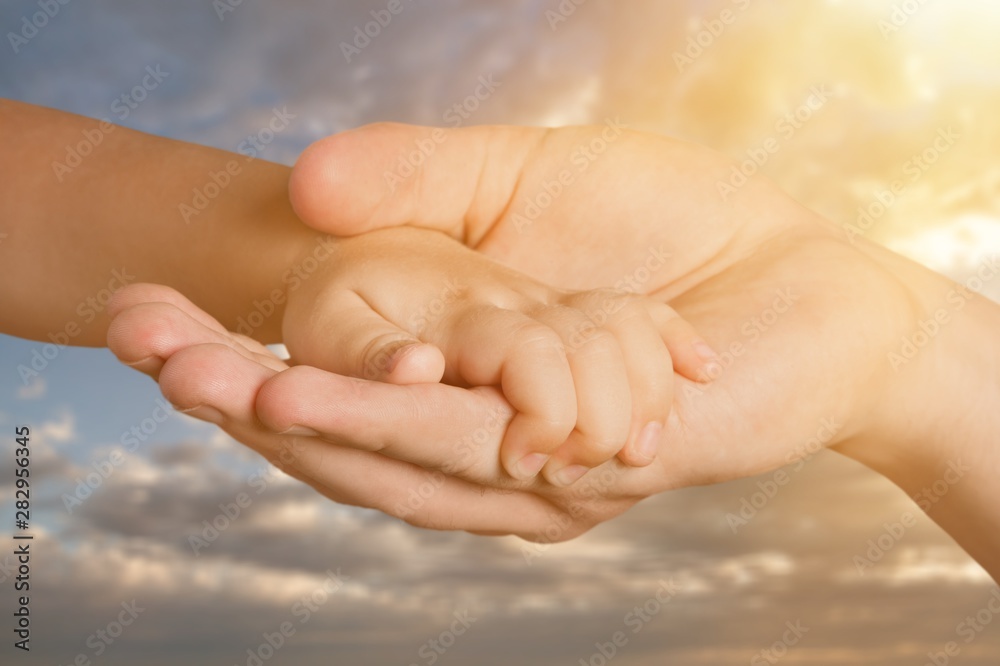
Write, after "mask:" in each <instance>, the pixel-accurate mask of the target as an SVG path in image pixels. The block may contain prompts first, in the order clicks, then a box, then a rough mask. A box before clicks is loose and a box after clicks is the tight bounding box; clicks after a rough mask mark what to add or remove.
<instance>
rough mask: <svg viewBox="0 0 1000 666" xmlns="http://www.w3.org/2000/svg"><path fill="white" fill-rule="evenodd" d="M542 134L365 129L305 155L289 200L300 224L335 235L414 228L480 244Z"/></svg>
mask: <svg viewBox="0 0 1000 666" xmlns="http://www.w3.org/2000/svg"><path fill="white" fill-rule="evenodd" d="M544 131H545V130H542V129H538V128H517V127H485V126H484V127H469V128H461V129H444V128H440V127H438V128H433V127H420V126H416V125H403V124H399V123H377V124H374V125H366V126H364V127H360V128H358V129H355V130H350V131H347V132H342V133H340V134H335V135H333V136H330V137H327V138H325V139H321V140H319V141H317V142H316V143H314V144H312V145H311V146H309V147H308V148H306V150H305V152H303V153H302V155H301V156H300V157H299V159H298V161H297V162H296V164H295V167H294V169H293V170H292V175H291V179H290V181H289V184H288V189H289V197H290V198H291V202H292V207H293V208H294V209H295V212H296V214H298V216H299V217H300V218H301V219H302V221H303V222H305V223H306V224H307V225H309V226H311V227H313V228H314V229H316V230H318V231H323V232H325V233H329V234H333V235H335V236H353V235H356V234H360V233H364V232H366V231H371V230H374V229H381V228H385V227H393V226H399V225H412V226H416V227H423V228H427V229H434V230H437V231H443V232H445V233H446V234H448V235H450V236H452V237H453V238H457V239H459V240H462V241H463V242H465V243H467V244H472V245H474V244H475V243H476V242H477V241H478V240H479V239H481V238H482V237H483V236H484V235H485V234H486V232H487V231H489V228H490V226H491V225H492V224H493V222H494V221H495V220H496V219H497V218H498V217H499V216H500V215H502V213H503V211H504V210H505V209H506V207H507V205H508V203H509V202H510V199H511V197H512V196H513V194H514V191H515V190H516V188H517V183H518V179H519V176H520V174H521V171H522V168H523V166H524V164H525V161H526V160H527V159H528V158H529V156H530V155H531V152H532V149H533V148H534V147H536V146H537V145H538V142H539V141H540V139H541V137H542V136H544ZM484 175H487V176H488V177H483V176H484Z"/></svg>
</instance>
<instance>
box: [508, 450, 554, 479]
mask: <svg viewBox="0 0 1000 666" xmlns="http://www.w3.org/2000/svg"><path fill="white" fill-rule="evenodd" d="M548 461H549V456H548V455H546V454H544V453H529V454H528V455H526V456H524V457H523V458H521V459H520V460H518V461H517V465H516V467H517V475H518V478H520V479H522V480H524V479H530V478H531V477H533V476H535V475H536V474H538V473H539V472H540V471H542V468H543V467H545V463H547V462H548Z"/></svg>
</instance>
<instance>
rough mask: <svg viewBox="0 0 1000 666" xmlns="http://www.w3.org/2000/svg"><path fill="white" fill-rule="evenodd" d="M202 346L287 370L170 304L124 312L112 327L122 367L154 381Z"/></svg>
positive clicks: (111, 340)
mask: <svg viewBox="0 0 1000 666" xmlns="http://www.w3.org/2000/svg"><path fill="white" fill-rule="evenodd" d="M202 342H214V343H217V344H222V345H225V346H228V347H231V348H232V349H234V350H235V351H236V352H238V353H240V354H242V355H244V356H246V357H247V358H251V359H253V360H256V361H258V362H260V363H262V364H264V365H265V366H269V367H271V368H273V369H274V370H281V369H283V368H285V367H287V366H286V365H285V364H284V363H282V362H281V361H279V360H278V359H277V358H276V357H275V356H274V355H273V354H271V353H269V352H267V351H266V349H265V350H263V351H252V350H250V349H247V348H246V347H245V346H244V345H243V344H242V343H241V342H240V341H239V340H237V339H236V338H235V337H234V336H232V335H230V334H228V333H225V332H222V333H220V332H219V331H218V330H216V328H215V327H214V326H205V325H204V324H202V323H201V322H199V321H196V320H195V319H193V318H192V317H191V316H189V315H188V314H187V313H186V312H183V311H181V310H180V309H178V308H177V307H176V306H174V305H171V304H169V303H139V304H138V305H134V306H131V307H129V308H128V309H125V310H122V311H120V312H119V313H118V314H117V316H115V318H114V319H113V320H112V321H111V324H110V325H109V327H108V347H109V348H110V349H111V351H112V353H114V354H115V356H117V357H118V359H119V360H120V361H122V363H125V364H126V365H129V366H131V367H133V368H135V369H137V370H139V371H140V372H144V373H146V374H148V375H150V376H151V377H153V378H154V379H155V378H157V377H158V375H159V373H160V372H161V369H162V367H163V364H164V362H165V361H166V360H167V359H169V358H170V356H171V355H173V354H174V353H175V352H177V351H179V350H181V349H184V348H186V347H189V346H191V345H193V344H199V343H202Z"/></svg>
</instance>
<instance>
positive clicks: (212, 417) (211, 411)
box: [174, 405, 226, 425]
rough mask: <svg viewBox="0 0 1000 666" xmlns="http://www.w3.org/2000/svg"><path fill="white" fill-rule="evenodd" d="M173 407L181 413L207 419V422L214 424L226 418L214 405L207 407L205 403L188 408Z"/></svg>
mask: <svg viewBox="0 0 1000 666" xmlns="http://www.w3.org/2000/svg"><path fill="white" fill-rule="evenodd" d="M174 409H176V410H177V411H178V412H180V413H181V414H187V415H188V416H193V417H194V418H196V419H200V420H202V421H208V422H209V423H214V424H215V425H219V424H221V423H222V422H223V421H225V420H226V417H225V416H223V415H222V412H220V411H219V410H217V409H216V408H215V407H209V406H207V405H198V406H197V407H191V408H189V409H180V408H178V407H174Z"/></svg>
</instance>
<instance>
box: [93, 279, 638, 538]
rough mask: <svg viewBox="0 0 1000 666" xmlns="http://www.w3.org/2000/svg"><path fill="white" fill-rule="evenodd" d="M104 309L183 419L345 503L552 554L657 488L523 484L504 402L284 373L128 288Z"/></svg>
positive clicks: (222, 334)
mask: <svg viewBox="0 0 1000 666" xmlns="http://www.w3.org/2000/svg"><path fill="white" fill-rule="evenodd" d="M109 307H110V309H111V315H112V317H113V320H112V324H111V327H110V328H109V331H108V344H109V346H110V348H111V350H112V351H113V352H114V353H115V354H116V355H117V356H118V358H119V359H120V360H121V361H122V362H123V363H126V364H128V365H130V366H132V367H134V368H136V369H137V370H140V371H141V372H144V373H145V374H147V375H149V376H150V377H152V378H153V379H155V380H156V381H158V382H159V385H160V388H161V390H162V391H163V394H164V396H165V397H166V398H167V399H168V400H170V402H171V403H173V404H174V405H175V407H176V408H177V409H179V410H181V411H183V412H185V413H187V414H189V415H191V416H194V417H196V418H200V419H202V420H206V421H209V422H211V423H215V424H217V425H219V426H220V427H221V428H222V429H223V430H225V431H226V432H227V433H229V434H230V435H231V436H232V437H233V438H234V439H236V440H238V441H240V442H242V443H244V444H246V445H247V446H249V447H250V448H252V449H254V450H255V451H257V452H258V453H260V454H261V455H263V456H264V457H265V458H266V459H267V460H269V461H270V462H271V463H273V464H274V465H275V466H276V467H278V468H280V469H282V470H283V471H285V472H286V473H288V474H290V475H292V476H293V477H295V478H297V479H299V480H301V481H304V482H305V483H308V484H310V485H311V486H313V487H314V488H316V489H317V490H318V491H320V492H321V493H323V494H324V495H326V496H327V497H329V498H331V499H333V500H334V501H337V502H341V503H344V504H352V505H358V506H364V507H369V508H375V509H379V510H381V511H383V512H385V513H387V514H390V515H393V516H396V517H399V518H402V519H404V520H406V521H407V522H409V523H411V524H413V525H417V526H420V527H426V528H431V529H464V530H468V531H473V532H477V533H483V534H516V535H519V536H521V537H523V538H525V539H529V540H534V541H558V540H564V539H569V538H571V537H573V536H576V535H578V534H580V533H581V532H584V531H586V530H587V529H589V528H590V527H592V526H594V525H596V524H598V523H599V522H602V521H604V520H607V519H608V518H611V517H612V516H614V515H617V514H619V513H621V512H622V511H624V510H626V509H627V508H628V507H630V506H632V505H633V504H634V503H635V502H636V501H638V500H639V499H641V498H642V497H644V496H646V495H648V494H649V493H650V492H652V489H653V487H654V486H655V485H656V483H657V480H656V476H657V475H656V474H655V473H653V474H651V473H649V472H644V471H643V468H634V467H627V466H625V465H623V464H621V463H619V462H617V461H610V462H608V463H605V464H604V465H602V466H601V467H600V468H598V469H595V470H593V471H592V472H591V474H592V475H593V477H592V480H591V481H590V482H588V483H583V482H581V483H577V484H575V485H574V486H571V487H569V488H557V487H555V486H553V485H551V484H549V483H547V482H545V481H543V480H541V479H532V480H529V481H515V480H514V479H512V478H511V477H510V476H509V475H507V473H506V472H505V471H504V470H503V469H502V467H501V465H500V459H499V449H500V446H501V442H502V440H503V435H504V432H505V431H506V429H507V426H508V425H509V423H510V421H511V419H512V417H513V416H514V410H513V409H512V408H511V407H510V405H509V404H508V403H507V401H506V400H504V398H503V395H502V394H501V393H500V392H499V391H498V390H497V389H494V388H491V387H482V388H472V389H465V388H458V387H453V386H449V385H446V384H417V385H394V384H388V383H382V382H376V381H369V380H364V379H356V378H349V377H343V376H340V375H336V374H333V373H329V372H325V371H322V370H318V369H316V368H312V367H309V366H295V367H289V366H288V365H287V364H286V363H285V362H284V361H282V360H280V359H279V358H277V357H276V356H275V355H274V354H272V353H271V352H270V351H268V349H267V348H266V347H264V346H263V345H261V344H260V343H258V342H256V341H254V340H252V339H250V338H247V337H245V336H242V335H239V334H236V333H229V332H227V331H226V330H225V329H224V328H223V327H222V325H221V324H219V323H218V322H216V321H215V320H214V319H212V318H211V317H209V316H208V315H206V314H205V313H204V312H203V311H202V310H200V309H199V308H198V307H197V306H195V305H194V304H192V303H191V302H190V301H189V300H188V299H186V298H185V297H184V296H182V295H181V294H179V293H177V292H176V291H174V290H173V289H170V288H168V287H164V286H160V285H151V284H136V285H130V286H128V287H125V288H124V289H122V290H120V291H119V292H118V293H116V294H115V297H114V299H113V301H112V303H111V304H110V306H109ZM317 398H318V399H317ZM258 417H259V418H258ZM306 422H308V423H309V424H310V426H309V428H305V427H303V426H301V425H299V424H301V423H306Z"/></svg>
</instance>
